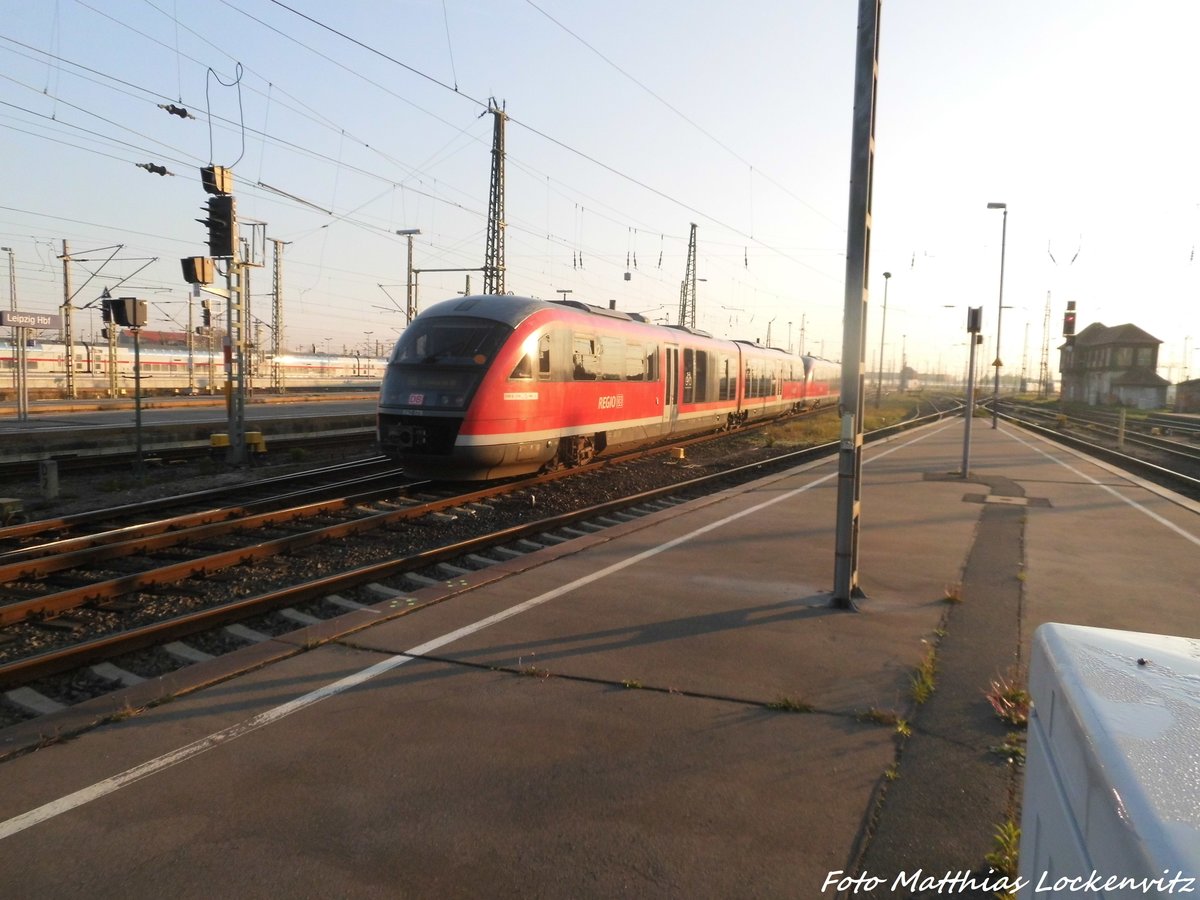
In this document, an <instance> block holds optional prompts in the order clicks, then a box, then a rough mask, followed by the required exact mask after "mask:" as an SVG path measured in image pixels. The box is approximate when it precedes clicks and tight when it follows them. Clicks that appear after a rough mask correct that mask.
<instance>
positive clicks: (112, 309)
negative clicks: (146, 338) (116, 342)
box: [100, 297, 146, 328]
mask: <svg viewBox="0 0 1200 900" xmlns="http://www.w3.org/2000/svg"><path fill="white" fill-rule="evenodd" d="M100 318H101V319H102V320H103V321H105V322H115V323H116V324H118V325H120V326H121V327H123V328H141V327H142V326H143V325H145V324H146V301H145V300H138V299H136V298H134V297H105V298H103V300H102V305H101V308H100Z"/></svg>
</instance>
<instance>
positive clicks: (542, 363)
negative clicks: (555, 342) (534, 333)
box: [538, 332, 550, 381]
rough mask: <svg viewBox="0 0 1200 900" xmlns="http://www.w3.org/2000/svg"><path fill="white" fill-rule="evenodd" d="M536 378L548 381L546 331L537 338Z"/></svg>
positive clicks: (548, 348) (547, 334)
mask: <svg viewBox="0 0 1200 900" xmlns="http://www.w3.org/2000/svg"><path fill="white" fill-rule="evenodd" d="M538 378H540V379H541V380H542V381H548V380H549V378H550V333H549V332H546V333H545V334H543V335H542V336H541V337H540V338H538Z"/></svg>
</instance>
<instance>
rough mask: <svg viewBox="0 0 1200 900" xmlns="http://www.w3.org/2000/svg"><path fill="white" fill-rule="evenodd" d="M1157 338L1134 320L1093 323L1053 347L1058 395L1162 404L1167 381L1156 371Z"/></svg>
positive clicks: (1134, 404) (1079, 399)
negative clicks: (1109, 324)
mask: <svg viewBox="0 0 1200 900" xmlns="http://www.w3.org/2000/svg"><path fill="white" fill-rule="evenodd" d="M1161 343H1162V341H1160V340H1159V339H1158V338H1156V337H1154V336H1153V335H1150V334H1147V333H1146V332H1144V331H1142V329H1140V328H1138V327H1137V326H1136V325H1129V324H1126V325H1116V326H1114V327H1112V328H1109V327H1107V326H1105V325H1101V324H1100V323H1099V322H1094V323H1092V324H1091V325H1089V326H1088V327H1087V328H1085V329H1083V331H1081V332H1079V333H1078V334H1077V335H1075V340H1074V341H1073V342H1072V341H1068V342H1067V343H1065V344H1063V345H1062V346H1061V347H1059V348H1058V350H1059V365H1058V368H1059V371H1060V372H1061V373H1062V396H1063V399H1064V400H1067V401H1068V402H1074V403H1086V404H1088V405H1090V406H1099V405H1103V404H1115V405H1120V406H1132V407H1135V408H1137V409H1160V408H1162V407H1164V406H1166V405H1167V385H1168V384H1169V383H1170V382H1168V381H1167V380H1166V379H1165V378H1163V377H1162V376H1160V375H1159V374H1158V373H1157V372H1156V371H1155V370H1156V369H1157V368H1158V347H1159V345H1160V344H1161Z"/></svg>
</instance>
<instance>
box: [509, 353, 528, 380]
mask: <svg viewBox="0 0 1200 900" xmlns="http://www.w3.org/2000/svg"><path fill="white" fill-rule="evenodd" d="M508 377H509V379H510V380H511V379H514V378H532V377H533V363H532V362H531V361H530V359H529V354H528V353H522V354H521V358H520V359H519V360H517V365H516V367H515V368H514V369H513V370H512V374H510V375H509V376H508Z"/></svg>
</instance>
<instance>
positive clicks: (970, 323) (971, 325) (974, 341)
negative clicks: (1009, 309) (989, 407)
mask: <svg viewBox="0 0 1200 900" xmlns="http://www.w3.org/2000/svg"><path fill="white" fill-rule="evenodd" d="M982 321H983V307H982V306H972V307H968V309H967V340H968V343H970V345H971V353H970V361H969V362H968V363H967V398H966V399H967V405H966V408H965V410H964V411H963V416H964V422H963V460H962V477H963V478H969V477H970V475H971V422H972V420H973V419H974V418H975V347H976V346H977V345H978V344H979V329H980V326H981V323H982Z"/></svg>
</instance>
